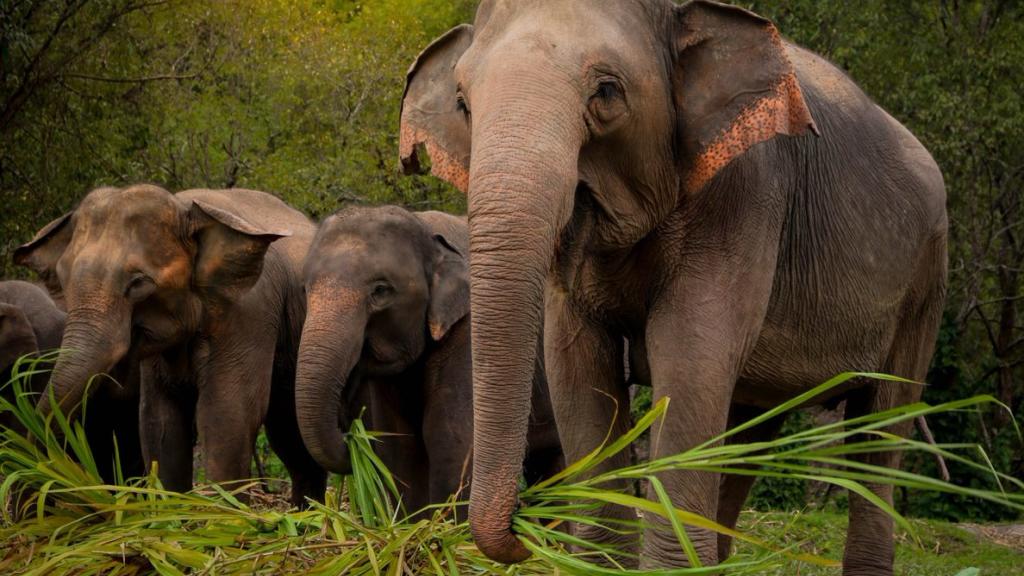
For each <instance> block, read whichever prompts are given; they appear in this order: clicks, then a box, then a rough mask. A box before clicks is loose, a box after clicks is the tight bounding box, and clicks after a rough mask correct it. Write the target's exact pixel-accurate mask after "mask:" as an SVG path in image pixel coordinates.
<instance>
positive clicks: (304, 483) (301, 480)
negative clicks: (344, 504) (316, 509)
mask: <svg viewBox="0 0 1024 576" xmlns="http://www.w3.org/2000/svg"><path fill="white" fill-rule="evenodd" d="M326 492H327V474H319V475H311V476H307V477H296V476H295V475H292V493H291V496H290V497H289V499H288V500H289V502H290V503H291V505H292V506H294V507H296V508H298V509H300V510H305V509H307V508H309V507H310V500H312V501H315V502H320V503H321V504H322V503H323V501H324V495H325V494H326Z"/></svg>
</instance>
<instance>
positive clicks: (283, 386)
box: [265, 375, 327, 508]
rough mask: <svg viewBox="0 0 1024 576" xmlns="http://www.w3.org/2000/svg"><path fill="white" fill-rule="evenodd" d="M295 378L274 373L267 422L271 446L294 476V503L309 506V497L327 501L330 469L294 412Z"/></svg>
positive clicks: (292, 496) (289, 472)
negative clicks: (308, 445)
mask: <svg viewBox="0 0 1024 576" xmlns="http://www.w3.org/2000/svg"><path fill="white" fill-rule="evenodd" d="M293 382H294V376H292V377H291V378H289V377H288V376H287V375H282V376H275V379H274V385H273V386H272V387H271V390H270V407H269V409H268V410H267V421H266V423H265V426H266V429H267V440H268V441H269V442H270V447H271V448H272V449H273V450H274V453H275V454H277V457H278V458H280V459H281V462H282V463H284V466H285V468H287V469H288V475H289V476H290V477H291V479H292V494H291V504H292V506H297V507H299V508H304V507H306V506H307V503H306V498H309V499H311V500H315V501H317V502H323V501H324V494H325V493H326V491H327V471H326V470H324V469H323V468H321V467H320V465H319V464H317V463H316V460H314V459H313V456H312V455H311V454H310V453H309V451H308V450H307V449H306V445H305V444H304V443H303V442H302V436H301V435H300V434H299V423H298V420H297V418H296V413H295V393H294V390H293V385H292V383H293Z"/></svg>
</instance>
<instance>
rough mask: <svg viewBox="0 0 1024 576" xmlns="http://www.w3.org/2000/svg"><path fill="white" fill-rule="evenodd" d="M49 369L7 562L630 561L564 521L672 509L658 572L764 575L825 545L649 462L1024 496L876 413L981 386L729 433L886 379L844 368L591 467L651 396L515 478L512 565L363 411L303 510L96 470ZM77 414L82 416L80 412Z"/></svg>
mask: <svg viewBox="0 0 1024 576" xmlns="http://www.w3.org/2000/svg"><path fill="white" fill-rule="evenodd" d="M44 369H45V360H31V361H22V362H21V363H19V365H18V366H17V367H16V368H15V374H14V377H13V378H12V381H11V382H9V383H8V384H7V386H9V387H10V390H8V391H5V393H4V395H3V398H0V412H2V413H7V414H10V415H11V416H13V417H14V419H15V420H17V421H18V422H20V423H21V425H22V426H23V427H24V428H25V430H26V432H24V433H23V432H19V431H16V430H14V429H5V430H2V431H0V475H2V476H3V482H2V484H0V497H2V498H3V500H4V502H5V503H6V505H5V510H4V515H3V525H2V526H0V573H3V574H33V575H34V574H161V575H177V574H283V573H309V574H324V575H327V574H332V575H333V574H394V575H402V574H436V575H446V576H447V575H452V574H522V575H533V574H552V573H554V572H556V571H557V572H559V573H563V574H622V573H627V574H640V573H642V572H640V571H636V570H633V571H623V570H621V569H620V567H618V566H616V565H615V563H616V562H620V561H622V560H623V559H627V558H628V555H626V554H624V553H622V552H621V551H619V550H615V549H611V548H608V547H603V546H599V545H595V544H592V543H589V542H585V541H582V540H580V539H578V538H576V537H574V536H573V535H572V534H571V533H570V532H569V531H567V530H565V525H566V524H567V523H571V522H584V523H591V524H596V525H603V526H607V527H608V528H611V529H614V530H619V531H624V532H631V531H637V532H638V531H640V530H642V529H643V522H644V520H643V518H646V517H650V516H651V515H659V516H662V517H664V518H667V519H668V520H669V522H670V525H671V527H672V529H673V531H674V533H675V535H676V537H677V538H678V540H679V544H680V547H681V549H682V550H684V551H687V552H688V554H689V555H690V557H691V559H692V562H691V563H692V564H693V567H692V568H680V569H674V570H661V571H658V572H656V573H657V574H680V575H688V574H712V573H714V574H735V575H739V574H761V573H764V572H765V571H766V570H768V569H770V568H772V567H778V566H782V565H784V564H786V563H810V564H817V565H823V566H836V565H837V563H836V561H835V560H832V559H826V558H819V557H816V556H813V555H809V554H805V553H802V552H801V551H799V550H796V549H793V548H779V547H778V546H777V545H774V544H772V543H769V542H764V541H761V540H759V539H757V538H754V537H752V536H748V535H746V534H743V533H741V532H736V531H730V530H728V529H726V528H725V527H722V526H719V525H718V524H716V523H715V522H713V521H712V520H709V519H705V518H701V517H699V516H697V515H694V514H691V513H689V512H687V511H685V510H682V509H680V508H678V507H676V506H674V505H673V503H672V502H671V501H670V500H669V499H668V497H667V496H666V495H665V492H664V489H663V488H662V487H661V485H660V484H659V482H658V476H657V475H658V473H660V472H664V471H668V470H682V469H686V470H702V471H714V472H721V473H735V474H753V475H756V476H770V477H786V478H813V479H815V480H818V481H824V482H830V483H832V484H835V485H836V486H839V487H842V488H845V489H847V490H850V491H853V492H856V493H858V494H861V495H863V496H864V497H866V498H868V499H871V500H873V501H875V502H876V504H878V505H879V506H880V507H882V508H883V509H884V510H886V512H887V513H889V514H890V515H891V516H892V517H893V518H894V519H895V521H896V522H897V523H899V524H900V526H902V527H904V528H905V529H908V530H909V531H910V533H911V534H912V533H913V526H912V524H910V523H909V522H907V521H906V519H904V518H903V517H902V516H900V515H899V514H898V513H897V511H896V510H893V509H892V508H891V507H890V506H888V505H886V504H885V503H884V502H880V501H878V500H877V499H876V498H874V497H873V495H872V494H871V493H870V492H868V491H867V490H866V488H865V485H867V484H873V483H880V484H890V485H893V486H903V487H909V488H915V489H927V490H934V491H939V492H945V493H950V494H961V495H969V496H973V497H977V498H982V499H985V500H988V501H991V502H995V503H998V504H1000V505H1003V506H1007V507H1009V508H1012V509H1015V510H1024V495H1022V490H1021V489H1022V488H1024V484H1022V483H1021V481H1019V480H1018V479H1015V478H1011V477H1009V476H1007V475H1004V474H1001V473H999V472H998V471H996V470H994V469H992V467H991V466H990V465H988V464H987V460H986V457H985V455H984V452H983V451H982V450H981V449H980V448H979V447H978V446H974V445H964V444H940V445H934V446H933V445H930V444H924V443H921V442H917V441H914V440H911V439H906V438H898V437H894V436H892V435H890V434H888V433H886V432H885V428H886V427H888V426H891V425H893V424H896V423H899V422H906V421H911V420H913V419H914V418H916V417H917V416H919V415H930V414H936V413H940V412H945V411H950V410H976V409H978V408H979V407H981V406H983V405H987V404H992V403H994V402H995V400H993V399H992V398H989V397H977V398H973V399H969V400H963V401H959V402H951V403H948V404H943V405H940V406H929V405H927V404H923V403H919V404H914V405H911V406H905V407H901V408H898V409H894V410H890V411H887V412H883V413H879V414H873V415H870V416H865V417H863V418H858V419H856V420H853V421H849V422H846V423H837V424H829V425H826V426H821V427H818V428H815V429H812V430H807V431H804V432H799V433H797V434H793V435H789V436H786V437H784V438H779V439H777V440H774V441H772V442H761V443H755V444H749V445H743V444H725V443H723V441H724V440H725V439H726V438H727V437H729V436H731V435H733V434H736V433H737V432H739V431H741V430H743V429H746V428H748V427H750V426H754V425H756V424H757V423H758V422H760V421H763V420H764V419H767V418H772V417H775V416H777V415H780V414H782V413H784V412H786V411H788V410H790V409H792V408H794V407H797V406H799V405H800V404H802V403H803V402H805V401H806V400H808V399H810V398H812V397H813V396H814V395H817V394H821V393H823V392H825V391H827V390H829V389H831V388H833V387H835V386H838V385H840V384H842V383H843V382H845V381H847V380H849V379H850V378H854V377H871V378H879V379H890V380H891V379H892V378H890V377H887V376H882V375H866V374H846V375H843V376H840V377H837V378H835V379H833V380H832V381H830V382H827V383H825V384H823V385H822V386H820V387H819V388H817V389H815V390H813V391H811V392H809V393H808V394H806V395H804V396H801V397H800V398H796V399H794V400H792V401H790V402H787V403H786V404H784V405H782V406H780V407H779V408H777V409H775V410H773V411H771V412H768V413H767V414H765V415H764V416H762V417H760V418H758V419H757V420H754V421H752V422H749V423H747V424H744V425H743V426H740V427H739V428H737V429H734V430H731V431H729V432H727V433H726V434H725V435H723V436H722V437H719V438H716V439H713V440H711V441H709V442H707V443H705V444H703V445H701V446H698V447H696V448H694V449H692V450H689V451H686V452H684V453H681V454H677V455H674V456H671V457H666V458H661V459H657V460H653V461H650V462H646V463H642V464H637V465H634V466H629V467H627V468H623V469H619V470H615V471H611V472H602V473H597V474H594V473H593V471H594V469H595V468H596V467H597V466H598V465H599V464H600V463H601V462H603V461H605V460H606V459H607V458H609V457H610V456H612V455H614V454H616V453H618V452H619V451H621V450H624V449H626V448H627V447H628V446H629V444H630V443H631V442H632V441H634V440H635V439H636V438H637V437H639V436H640V435H641V434H642V433H643V432H644V431H646V430H648V429H650V430H651V431H652V433H653V434H657V433H658V428H657V422H658V421H659V419H660V418H662V417H663V416H665V414H666V413H667V412H668V410H669V404H668V402H667V401H662V402H660V403H658V404H657V405H655V406H654V408H653V409H652V410H651V411H650V412H649V413H647V414H646V415H644V416H643V417H642V418H640V419H639V420H638V421H637V423H636V426H634V428H633V429H632V430H630V431H629V433H627V434H626V435H625V436H623V437H622V438H617V439H609V440H608V441H607V442H605V444H604V445H603V446H601V447H599V448H598V449H596V450H594V451H593V452H592V453H591V454H589V455H588V456H587V457H585V458H583V459H582V460H580V461H579V462H575V463H573V464H571V465H570V466H568V467H567V468H566V469H565V470H564V471H563V472H561V473H560V474H558V475H556V476H554V477H552V478H550V479H548V480H546V481H544V482H542V483H540V484H537V485H535V486H531V487H527V488H525V489H524V490H523V491H522V492H521V494H520V503H521V507H520V509H519V511H518V513H517V515H516V517H515V520H514V523H515V525H514V527H515V529H516V531H517V533H519V534H520V535H521V538H522V539H523V542H524V544H525V545H526V546H527V547H528V548H529V549H530V550H532V551H533V552H534V557H533V559H531V560H530V561H529V562H526V563H524V564H521V565H518V566H514V567H506V566H500V565H497V564H494V563H493V562H490V561H489V560H487V559H486V558H484V557H483V556H482V555H481V554H480V553H479V552H478V551H477V550H476V548H475V546H474V545H473V543H472V541H471V537H470V533H469V529H468V526H467V525H466V524H465V523H459V522H457V521H455V520H454V514H453V510H454V506H455V504H456V503H455V502H454V501H452V502H449V503H448V504H446V505H442V506H435V507H431V508H429V509H427V510H423V511H406V510H404V509H403V507H402V505H401V502H400V501H399V497H398V494H399V492H398V490H397V487H396V483H395V480H394V479H393V478H392V477H391V475H390V473H389V472H388V470H387V468H386V467H385V466H384V465H383V463H382V462H381V461H380V460H379V459H378V458H377V457H376V455H375V454H374V452H373V444H374V443H375V442H377V441H378V439H379V438H378V437H377V435H375V434H374V433H373V432H370V431H367V430H366V429H365V428H364V426H363V424H362V422H361V421H359V420H356V421H355V422H354V423H353V426H352V428H351V431H350V433H349V434H348V436H347V442H348V445H349V452H350V454H351V457H352V466H353V473H352V474H351V475H350V476H347V477H345V478H343V479H341V481H339V482H337V483H336V484H335V485H334V486H333V487H332V489H331V490H329V491H328V494H327V497H326V501H325V502H324V503H322V504H321V503H310V507H309V509H307V510H301V511H297V510H285V509H284V508H283V505H281V504H280V503H278V504H277V505H272V504H268V503H267V502H266V500H265V499H262V498H259V497H258V495H254V494H253V493H252V491H253V490H254V489H255V487H256V486H257V484H258V483H257V482H253V483H251V484H249V485H246V486H241V487H237V488H234V489H232V490H226V489H224V488H222V487H219V486H216V485H202V486H198V487H196V488H195V489H194V490H192V491H191V492H189V493H187V494H178V493H174V492H168V491H166V490H163V489H162V488H161V486H160V483H159V480H158V479H157V475H156V473H155V470H154V471H152V472H151V473H150V474H149V475H147V476H145V477H142V478H120V477H119V478H118V481H117V482H116V483H115V484H113V485H109V484H104V483H103V481H102V480H101V479H100V475H99V474H98V472H97V463H96V462H94V461H93V459H92V456H91V452H90V451H89V447H88V443H87V442H86V441H85V434H84V431H83V428H82V426H81V424H80V423H79V422H78V421H77V419H68V418H67V417H65V416H64V415H62V414H60V412H59V411H54V413H53V414H52V415H51V416H50V417H49V420H44V419H43V418H42V417H40V416H39V415H38V413H37V412H36V411H35V409H34V407H35V403H36V401H37V398H36V396H35V395H34V394H31V393H30V392H28V391H27V383H28V378H30V375H31V374H32V373H34V372H37V371H39V370H44ZM908 385H909V384H908ZM12 393H13V394H12ZM84 412H85V417H86V418H87V417H88V411H87V410H85V411H84ZM883 450H901V451H921V452H929V453H933V454H940V455H942V456H943V457H945V458H947V459H950V460H955V461H957V462H961V463H964V464H965V465H968V466H971V467H975V468H977V469H979V470H984V471H985V472H986V473H987V474H988V475H989V476H990V477H991V478H992V479H993V482H994V483H995V484H994V485H995V486H996V488H995V489H993V490H981V489H977V488H968V487H962V486H956V485H955V484H952V483H946V482H942V481H940V480H935V479H932V478H927V477H924V476H919V475H915V474H912V473H908V472H903V471H899V470H887V469H878V468H875V467H872V466H870V465H867V464H863V463H861V462H858V461H851V460H848V459H847V457H849V456H853V455H863V454H867V453H871V452H876V451H883ZM622 480H626V481H636V480H646V481H648V482H650V483H651V486H653V487H654V490H655V493H656V494H659V495H660V498H659V500H658V501H648V500H644V499H640V498H637V497H635V496H633V495H632V494H631V493H625V492H622V491H616V490H611V489H609V488H608V486H609V485H610V483H611V482H614V481H622ZM243 494H247V495H248V496H249V497H248V498H246V497H243ZM601 503H616V504H622V505H627V506H634V507H636V508H637V509H638V510H640V511H641V513H642V515H643V516H642V517H638V518H637V519H636V520H635V521H633V522H617V523H611V522H610V521H608V520H602V519H598V518H593V517H591V516H589V515H588V514H587V513H588V512H591V511H592V510H593V509H594V508H595V507H596V506H598V505H600V504H601ZM410 512H412V513H410ZM687 526H697V527H704V528H708V529H711V530H715V531H718V532H723V533H727V534H730V535H732V536H733V537H734V538H736V539H738V540H740V541H744V542H746V543H748V544H750V545H751V546H747V547H746V549H751V550H756V551H755V552H747V553H744V554H740V555H737V556H734V557H733V558H730V560H729V561H728V562H727V563H725V564H724V565H722V566H719V567H715V568H709V567H702V566H700V563H699V561H698V559H697V557H696V554H695V553H694V551H693V546H692V543H691V542H690V541H689V538H688V537H687V532H686V527H687Z"/></svg>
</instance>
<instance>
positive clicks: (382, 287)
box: [371, 280, 395, 302]
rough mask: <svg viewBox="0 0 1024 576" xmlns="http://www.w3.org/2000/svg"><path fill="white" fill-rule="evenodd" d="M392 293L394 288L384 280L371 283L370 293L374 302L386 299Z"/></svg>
mask: <svg viewBox="0 0 1024 576" xmlns="http://www.w3.org/2000/svg"><path fill="white" fill-rule="evenodd" d="M394 292H395V288H394V287H393V286H391V284H389V283H387V282H386V281H384V280H378V281H377V282H374V283H373V291H372V292H371V296H372V297H373V299H374V301H376V302H379V301H381V300H383V299H385V298H387V297H388V296H390V295H391V294H393V293H394Z"/></svg>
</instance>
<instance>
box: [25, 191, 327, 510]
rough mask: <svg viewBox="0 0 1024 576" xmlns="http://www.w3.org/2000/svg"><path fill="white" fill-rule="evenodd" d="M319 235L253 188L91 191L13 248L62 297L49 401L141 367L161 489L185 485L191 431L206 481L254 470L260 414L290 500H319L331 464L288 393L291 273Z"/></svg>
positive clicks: (293, 326) (297, 292) (64, 402)
mask: <svg viewBox="0 0 1024 576" xmlns="http://www.w3.org/2000/svg"><path fill="white" fill-rule="evenodd" d="M315 232H316V227H315V226H314V225H313V223H312V222H310V221H309V220H308V219H307V218H306V217H305V216H303V215H302V214H301V213H299V212H297V211H296V210H294V209H292V208H290V207H289V206H287V205H286V204H284V203H283V202H281V201H280V200H278V199H277V198H275V197H273V196H271V195H269V194H265V193H263V192H256V191H252V190H189V191H185V192H180V193H178V194H173V195H172V194H171V193H170V192H168V191H166V190H164V189H162V188H159V187H156V186H150V185H137V186H131V187H128V188H100V189H97V190H94V191H92V192H90V193H89V194H88V195H87V196H86V197H85V199H83V200H82V202H81V204H80V205H79V206H78V208H77V209H75V210H74V211H73V212H71V213H69V214H67V215H65V216H62V217H61V218H59V219H57V220H55V221H54V222H52V223H51V224H49V225H48V226H46V227H45V228H43V229H42V230H41V231H40V232H39V233H38V234H37V235H36V238H35V239H34V240H32V241H31V242H30V243H28V244H26V245H24V246H22V247H20V248H18V250H17V251H16V252H15V260H16V262H18V263H19V264H22V265H25V266H28V267H30V268H32V269H33V270H35V271H36V272H37V273H39V275H40V277H41V278H42V279H43V280H44V282H45V283H46V285H47V287H48V288H49V289H50V291H51V292H52V293H54V294H59V295H62V296H63V297H64V298H65V300H66V302H67V309H68V316H67V328H66V330H65V333H64V337H63V342H62V344H61V347H62V348H63V349H64V350H65V353H64V354H63V355H62V356H61V357H60V358H59V359H58V361H57V364H56V366H55V367H54V370H53V376H52V380H51V383H50V386H51V387H52V389H53V393H54V395H55V397H56V398H57V399H58V400H59V401H60V403H61V406H62V407H63V408H64V409H67V408H69V407H73V406H75V405H77V404H78V403H79V401H80V400H81V399H82V397H83V394H84V393H85V385H86V382H87V381H88V380H89V378H90V376H92V375H93V374H97V373H102V372H106V371H108V370H110V369H111V367H113V366H114V365H116V364H118V363H120V362H130V363H133V364H137V365H138V366H140V371H141V376H140V378H141V384H140V394H141V400H140V402H141V403H140V406H139V410H138V413H139V419H140V423H141V426H140V435H141V440H142V452H143V456H144V459H145V460H144V461H145V462H146V463H147V464H148V463H150V462H153V461H158V462H159V475H160V479H161V481H162V482H163V484H164V486H165V487H166V488H168V489H171V490H177V491H185V490H188V489H190V488H191V486H192V462H193V460H192V447H193V444H194V442H195V440H196V435H197V434H198V440H199V443H200V445H201V447H202V453H203V457H204V465H205V469H206V474H207V478H209V479H210V480H212V481H215V482H230V481H237V480H241V479H245V478H249V477H250V476H251V473H250V463H251V462H252V454H253V448H254V443H255V440H256V435H257V433H258V431H259V428H260V426H261V425H262V424H265V425H266V428H267V434H268V437H269V440H270V443H271V446H272V447H273V448H274V450H275V452H277V454H278V455H279V457H280V458H281V460H282V461H283V462H284V464H285V466H286V467H287V468H288V471H289V473H290V474H291V477H292V503H293V504H296V505H301V504H303V503H304V499H305V497H307V496H309V497H314V498H318V499H319V498H322V497H323V493H324V490H325V484H326V473H325V472H324V471H323V470H322V469H321V468H320V467H319V466H317V464H316V462H314V461H313V459H312V457H311V456H310V455H309V453H308V452H307V451H306V450H305V447H304V445H303V444H302V439H301V437H300V436H299V431H298V425H297V423H296V421H295V408H294V391H293V386H294V373H295V356H296V354H297V352H298V340H299V335H300V334H301V331H302V320H303V317H304V313H305V303H304V302H303V299H302V294H301V288H300V280H299V278H300V276H299V275H300V272H301V266H302V262H303V259H304V258H305V256H306V250H307V249H308V247H309V243H310V241H311V240H312V238H313V234H314V233H315ZM93 400H94V399H90V405H89V406H90V408H89V412H90V414H91V412H92V405H93V403H94V402H93ZM39 409H40V410H42V411H43V412H44V413H45V412H47V411H48V410H49V404H48V403H45V402H42V403H40V404H39Z"/></svg>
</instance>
